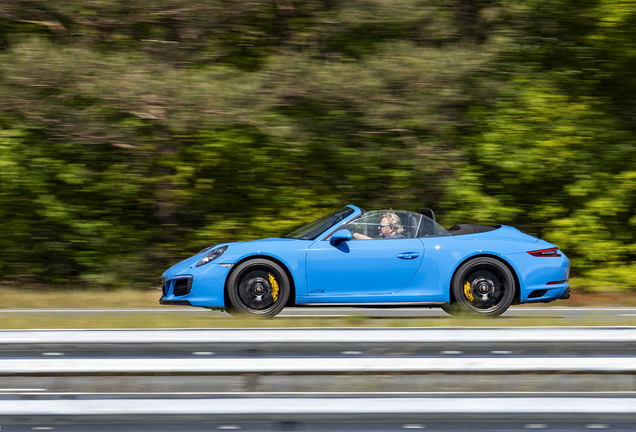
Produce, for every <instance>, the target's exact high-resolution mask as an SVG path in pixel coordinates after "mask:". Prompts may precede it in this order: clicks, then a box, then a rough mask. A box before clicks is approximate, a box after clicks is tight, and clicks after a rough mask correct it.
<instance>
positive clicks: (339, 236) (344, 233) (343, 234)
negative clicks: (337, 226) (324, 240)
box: [329, 229, 351, 246]
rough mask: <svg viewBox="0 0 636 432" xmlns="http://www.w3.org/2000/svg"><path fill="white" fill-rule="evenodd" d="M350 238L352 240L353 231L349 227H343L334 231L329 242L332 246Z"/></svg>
mask: <svg viewBox="0 0 636 432" xmlns="http://www.w3.org/2000/svg"><path fill="white" fill-rule="evenodd" d="M349 240H351V231H349V230H348V229H341V230H339V231H336V232H335V233H333V235H332V236H331V238H330V239H329V243H331V245H332V246H338V245H339V244H340V243H342V242H343V241H349Z"/></svg>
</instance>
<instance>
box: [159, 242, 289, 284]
mask: <svg viewBox="0 0 636 432" xmlns="http://www.w3.org/2000/svg"><path fill="white" fill-rule="evenodd" d="M296 241H299V240H296V239H288V238H280V237H269V238H263V239H257V240H249V241H243V242H231V243H219V244H217V245H214V246H212V247H209V248H205V249H203V250H202V251H201V252H199V253H197V254H196V255H192V256H191V257H188V258H186V259H184V260H183V261H180V262H178V263H177V264H175V265H173V266H172V267H170V268H169V269H168V270H166V271H165V272H164V273H163V275H164V276H166V277H174V276H177V275H184V274H188V273H189V272H190V271H191V270H192V267H194V266H195V265H196V264H197V263H198V262H199V261H200V260H201V258H203V257H204V256H205V255H206V254H208V253H209V252H210V251H211V250H212V249H216V248H218V247H222V246H228V249H227V251H226V252H225V253H224V254H223V255H221V256H220V257H219V258H218V259H217V260H215V261H213V262H215V263H218V264H223V263H233V262H234V258H235V257H236V256H238V255H243V254H245V253H247V252H251V251H254V246H255V245H258V246H259V248H261V247H262V246H265V245H266V244H270V243H275V244H279V243H280V242H296ZM261 245H262V246H261Z"/></svg>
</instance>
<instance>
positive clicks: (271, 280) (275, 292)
mask: <svg viewBox="0 0 636 432" xmlns="http://www.w3.org/2000/svg"><path fill="white" fill-rule="evenodd" d="M267 275H268V276H269V284H270V285H271V286H272V297H273V298H274V303H276V300H278V282H276V278H275V277H274V275H273V274H271V273H267Z"/></svg>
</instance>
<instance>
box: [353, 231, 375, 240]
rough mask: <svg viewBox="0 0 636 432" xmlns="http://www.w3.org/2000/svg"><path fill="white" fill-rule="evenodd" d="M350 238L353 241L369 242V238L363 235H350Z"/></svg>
mask: <svg viewBox="0 0 636 432" xmlns="http://www.w3.org/2000/svg"><path fill="white" fill-rule="evenodd" d="M351 237H352V238H353V239H354V240H371V237H369V236H365V235H364V234H360V233H353V234H351Z"/></svg>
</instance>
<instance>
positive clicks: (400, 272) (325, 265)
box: [306, 212, 424, 297]
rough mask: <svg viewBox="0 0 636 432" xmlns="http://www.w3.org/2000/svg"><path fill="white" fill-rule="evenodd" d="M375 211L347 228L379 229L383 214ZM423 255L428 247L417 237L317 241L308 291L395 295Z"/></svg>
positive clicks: (310, 257)
mask: <svg viewBox="0 0 636 432" xmlns="http://www.w3.org/2000/svg"><path fill="white" fill-rule="evenodd" d="M374 213H376V212H369V213H368V214H365V215H364V217H363V218H361V219H359V220H357V221H355V223H352V224H350V225H347V227H345V228H348V229H350V230H354V231H355V230H356V229H358V230H363V229H366V232H367V234H372V232H369V231H372V230H373V228H375V229H376V230H377V226H378V222H377V221H378V220H379V219H380V217H381V216H382V213H379V214H377V215H376V214H374ZM365 227H366V228H365ZM404 233H405V235H409V233H408V232H407V231H406V230H405V231H404ZM423 256H424V246H423V244H422V242H421V241H420V240H419V239H417V238H371V239H366V240H357V239H351V240H349V241H344V242H342V243H340V244H339V245H337V246H333V245H332V244H331V243H330V242H329V241H328V240H322V241H317V242H315V243H314V244H312V245H311V246H310V247H309V249H308V250H307V261H306V262H307V288H308V293H309V295H311V296H329V297H331V296H365V295H378V294H392V293H395V292H398V291H400V290H402V289H404V288H405V287H406V286H407V285H408V284H409V282H410V281H411V279H412V278H413V276H414V275H415V273H416V272H417V269H418V267H419V266H420V263H421V262H422V257H423Z"/></svg>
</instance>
